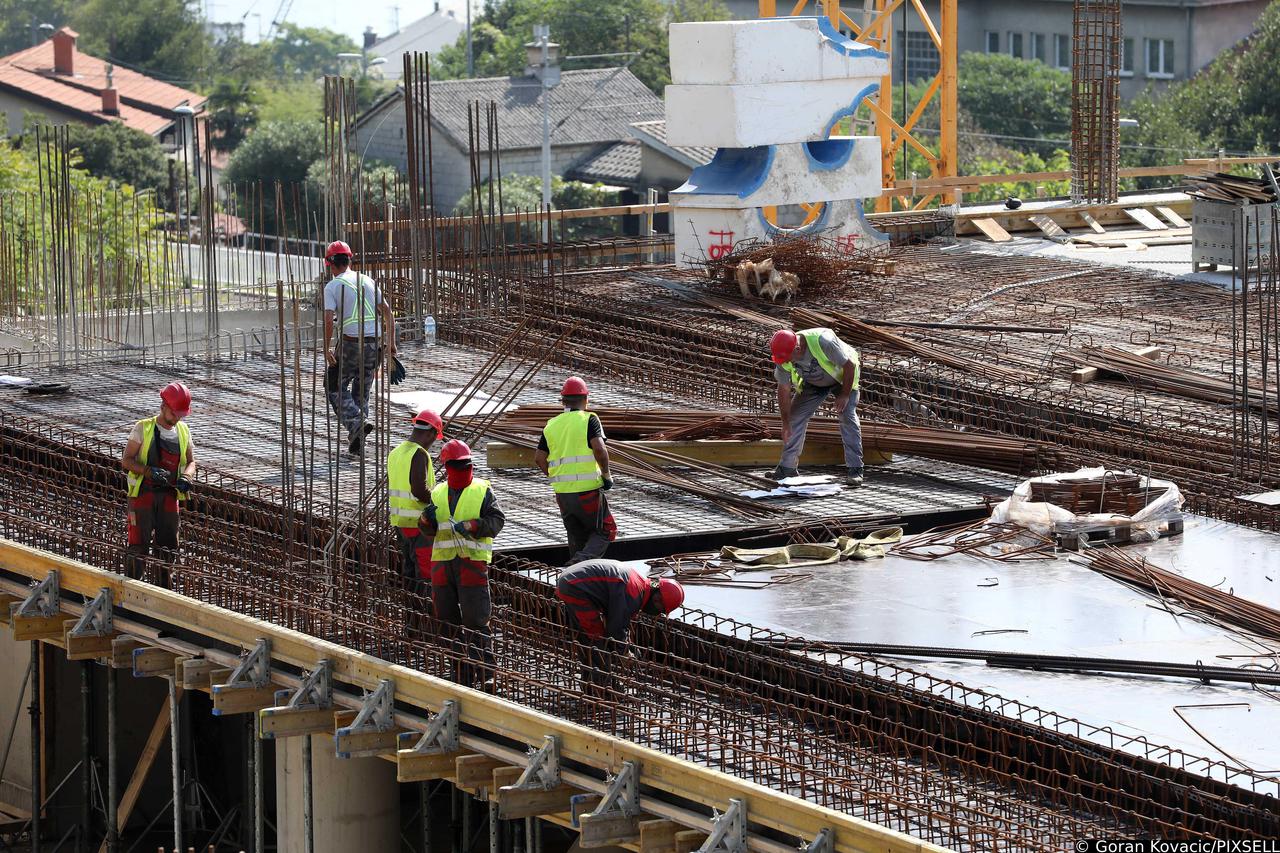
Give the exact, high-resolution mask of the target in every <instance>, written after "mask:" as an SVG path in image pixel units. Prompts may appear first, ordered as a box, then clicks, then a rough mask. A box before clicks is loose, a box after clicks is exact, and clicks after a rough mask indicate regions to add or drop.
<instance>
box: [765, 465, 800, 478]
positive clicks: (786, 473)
mask: <svg viewBox="0 0 1280 853" xmlns="http://www.w3.org/2000/svg"><path fill="white" fill-rule="evenodd" d="M765 476H766V477H768V478H769V479H770V480H785V479H787V478H788V477H798V476H800V471H799V469H797V468H783V467H782V466H781V465H779V466H778V467H777V468H774V469H773V470H772V471H770V472H769V473H768V474H765Z"/></svg>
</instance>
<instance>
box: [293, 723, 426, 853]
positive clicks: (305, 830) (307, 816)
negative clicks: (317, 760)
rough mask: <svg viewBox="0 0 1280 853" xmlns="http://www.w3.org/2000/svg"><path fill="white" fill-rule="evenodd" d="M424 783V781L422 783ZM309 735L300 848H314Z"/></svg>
mask: <svg viewBox="0 0 1280 853" xmlns="http://www.w3.org/2000/svg"><path fill="white" fill-rule="evenodd" d="M424 784H425V783H424ZM311 798H312V791H311V735H310V734H308V735H306V736H305V737H303V738H302V850H303V853H312V851H313V850H315V826H314V819H313V814H312V808H313V804H312V799H311Z"/></svg>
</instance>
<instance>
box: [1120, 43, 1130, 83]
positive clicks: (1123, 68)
mask: <svg viewBox="0 0 1280 853" xmlns="http://www.w3.org/2000/svg"><path fill="white" fill-rule="evenodd" d="M1120 76H1121V77H1132V76H1133V39H1124V40H1123V41H1121V42H1120Z"/></svg>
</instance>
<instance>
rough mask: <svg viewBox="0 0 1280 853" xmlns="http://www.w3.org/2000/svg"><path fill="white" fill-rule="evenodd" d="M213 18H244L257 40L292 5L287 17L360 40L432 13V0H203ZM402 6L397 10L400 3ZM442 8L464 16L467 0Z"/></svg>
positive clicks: (452, 0) (475, 6) (444, 1)
mask: <svg viewBox="0 0 1280 853" xmlns="http://www.w3.org/2000/svg"><path fill="white" fill-rule="evenodd" d="M203 2H204V4H205V7H206V14H207V15H208V17H209V19H210V20H211V21H216V22H218V23H228V22H230V23H235V22H238V21H241V20H243V21H244V36H245V39H246V40H247V41H256V40H257V38H258V27H259V25H261V27H262V34H263V35H266V33H267V30H268V29H270V27H271V19H272V18H273V17H274V16H275V15H276V12H277V10H278V9H280V8H281V7H282V6H290V9H289V12H288V15H287V17H286V20H288V21H289V22H290V23H292V24H300V25H302V26H304V27H327V28H328V29H331V30H336V31H338V32H340V33H345V34H346V35H348V36H350V37H351V38H352V40H353V41H355V43H356V44H360V39H361V34H362V33H363V32H364V29H365V27H373V30H374V32H376V33H377V34H378V35H379V36H385V35H389V34H391V33H392V32H393V31H394V29H395V19H396V16H397V14H398V15H399V18H400V26H402V27H403V26H406V25H407V24H409V23H411V22H413V21H415V20H417V19H418V18H421V17H424V16H426V15H429V14H431V10H432V9H433V8H434V4H433V2H432V0H365V2H363V3H335V2H333V0H292V5H290V0H284V2H283V3H282V2H281V0H203ZM480 5H481V4H480V0H472V10H473V14H478V13H479V9H480ZM397 6H398V7H399V10H398V11H397V9H396V7H397ZM440 8H441V9H445V10H449V9H452V10H454V12H456V13H457V15H458V19H459V20H461V19H462V18H463V16H464V15H465V13H466V0H441V2H440Z"/></svg>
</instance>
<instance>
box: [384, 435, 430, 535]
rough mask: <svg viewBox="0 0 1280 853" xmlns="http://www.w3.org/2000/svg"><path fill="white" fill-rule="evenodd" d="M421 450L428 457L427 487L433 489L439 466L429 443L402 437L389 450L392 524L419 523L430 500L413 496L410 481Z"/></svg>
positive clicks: (389, 502)
mask: <svg viewBox="0 0 1280 853" xmlns="http://www.w3.org/2000/svg"><path fill="white" fill-rule="evenodd" d="M418 453H424V454H426V457H427V491H430V490H432V489H434V488H435V487H436V469H435V466H434V465H432V464H431V454H430V453H427V449H426V448H425V447H423V446H422V445H421V444H418V442H416V441H402V442H400V444H399V446H397V447H396V449H395V450H393V451H391V452H390V453H389V454H387V505H388V507H390V509H391V526H392V527H417V526H418V518H419V517H420V516H421V515H422V511H423V510H424V509H426V508H427V505H426V503H424V502H423V501H420V500H418V499H417V498H415V497H414V496H413V488H412V486H411V485H410V483H409V472H410V470H412V468H413V457H414V456H416V455H417V454H418Z"/></svg>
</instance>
